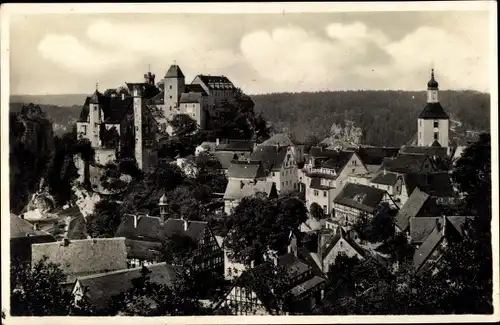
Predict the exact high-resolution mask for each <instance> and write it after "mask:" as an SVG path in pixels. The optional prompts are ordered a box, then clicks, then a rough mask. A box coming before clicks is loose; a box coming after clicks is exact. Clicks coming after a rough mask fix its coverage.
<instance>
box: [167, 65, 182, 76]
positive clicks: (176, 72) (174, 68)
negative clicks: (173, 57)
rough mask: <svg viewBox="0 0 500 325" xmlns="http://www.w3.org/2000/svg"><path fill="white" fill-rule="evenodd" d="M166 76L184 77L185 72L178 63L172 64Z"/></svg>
mask: <svg viewBox="0 0 500 325" xmlns="http://www.w3.org/2000/svg"><path fill="white" fill-rule="evenodd" d="M165 78H184V74H183V73H182V70H181V68H180V67H179V66H178V65H177V64H172V65H171V66H170V68H169V69H168V71H167V73H166V74H165Z"/></svg>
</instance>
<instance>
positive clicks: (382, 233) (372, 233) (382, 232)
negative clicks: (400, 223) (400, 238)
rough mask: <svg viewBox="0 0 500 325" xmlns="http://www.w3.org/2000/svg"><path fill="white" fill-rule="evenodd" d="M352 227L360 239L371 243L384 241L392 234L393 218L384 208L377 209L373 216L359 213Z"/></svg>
mask: <svg viewBox="0 0 500 325" xmlns="http://www.w3.org/2000/svg"><path fill="white" fill-rule="evenodd" d="M353 228H354V229H355V230H356V232H357V233H358V235H359V238H360V239H362V240H366V241H369V242H372V243H379V242H386V241H388V240H390V239H391V238H392V237H393V236H394V222H393V218H392V216H391V215H390V214H389V213H388V212H387V211H385V210H381V211H379V212H378V213H376V214H375V216H374V217H373V218H370V217H368V216H366V215H361V216H360V217H359V218H358V221H357V222H356V224H355V225H354V227H353Z"/></svg>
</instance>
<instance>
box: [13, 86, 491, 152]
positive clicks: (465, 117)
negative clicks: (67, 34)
mask: <svg viewBox="0 0 500 325" xmlns="http://www.w3.org/2000/svg"><path fill="white" fill-rule="evenodd" d="M439 96H440V102H441V105H442V106H443V108H444V109H445V111H446V112H447V113H448V114H449V115H450V117H451V118H452V119H455V120H458V121H460V122H462V123H463V125H462V126H463V127H464V128H465V129H468V130H475V131H483V130H484V131H487V130H489V129H490V95H489V94H486V93H480V92H475V91H452V90H444V91H440V92H439ZM81 97H84V96H81ZM250 97H251V98H252V100H253V101H254V103H255V113H256V114H258V113H262V115H263V116H264V118H265V119H266V120H267V121H268V122H270V123H271V124H272V126H273V127H272V129H273V131H274V132H291V133H293V134H294V136H295V138H296V139H297V140H300V141H305V140H306V139H307V137H308V136H316V137H318V138H319V139H321V140H322V139H323V138H325V137H326V136H327V134H328V132H329V130H330V127H331V126H332V124H333V123H340V124H343V123H344V120H345V118H346V117H347V118H350V119H352V120H354V122H355V125H356V126H357V127H361V129H362V130H363V138H362V142H363V143H364V144H369V145H387V146H400V145H403V144H405V143H407V142H408V141H409V140H410V139H411V138H412V136H413V135H414V134H415V132H416V131H417V130H416V129H417V124H416V118H417V116H418V114H419V113H420V112H421V110H422V109H423V108H424V106H425V102H426V93H425V92H424V91H326V92H315V93H307V92H300V93H272V94H263V95H250ZM14 99H16V100H19V99H22V98H14ZM47 101H49V99H47V100H46V101H44V103H46V102H47ZM82 104H83V100H82V102H81V103H74V105H73V106H55V105H45V104H41V105H40V106H41V107H42V108H43V110H44V111H45V112H46V113H47V116H48V118H49V119H51V120H52V121H53V123H54V124H55V125H54V132H55V134H58V135H60V134H62V133H63V132H65V131H67V130H70V129H71V126H70V124H72V123H75V122H76V120H77V119H78V116H79V115H80V110H81V105H82ZM22 105H23V104H22V103H20V102H12V103H11V104H10V109H11V111H15V112H17V111H20V109H21V107H22ZM346 113H347V114H346ZM62 127H65V128H66V129H65V130H64V129H62ZM456 131H457V132H458V133H461V131H464V130H456Z"/></svg>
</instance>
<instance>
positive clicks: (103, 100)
mask: <svg viewBox="0 0 500 325" xmlns="http://www.w3.org/2000/svg"><path fill="white" fill-rule="evenodd" d="M133 100H134V99H133V98H132V97H125V99H122V98H121V97H106V96H101V97H100V100H99V104H100V106H101V109H102V113H103V114H104V122H105V123H110V124H118V123H120V122H121V120H122V119H123V118H124V117H125V115H126V114H127V113H128V112H129V111H131V110H132V109H133V103H134V102H133ZM90 102H91V100H90V98H89V97H87V99H86V100H85V103H84V105H83V107H82V111H81V112H80V118H79V119H78V122H87V118H88V115H89V104H90Z"/></svg>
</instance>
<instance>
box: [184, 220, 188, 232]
mask: <svg viewBox="0 0 500 325" xmlns="http://www.w3.org/2000/svg"><path fill="white" fill-rule="evenodd" d="M187 230H188V221H187V220H184V231H187Z"/></svg>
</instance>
